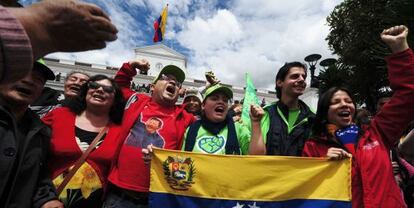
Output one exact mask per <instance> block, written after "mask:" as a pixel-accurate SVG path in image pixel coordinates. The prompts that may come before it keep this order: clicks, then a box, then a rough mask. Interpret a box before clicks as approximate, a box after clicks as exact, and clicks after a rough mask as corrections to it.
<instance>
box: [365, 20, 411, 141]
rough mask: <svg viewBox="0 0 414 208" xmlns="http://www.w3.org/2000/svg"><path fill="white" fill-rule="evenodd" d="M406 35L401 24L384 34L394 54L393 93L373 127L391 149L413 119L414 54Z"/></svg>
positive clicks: (390, 74) (390, 73) (389, 60)
mask: <svg viewBox="0 0 414 208" xmlns="http://www.w3.org/2000/svg"><path fill="white" fill-rule="evenodd" d="M407 35H408V29H407V28H406V27H405V26H402V25H400V26H395V27H391V28H389V29H386V30H384V31H383V32H382V33H381V39H382V40H383V41H384V42H385V43H386V44H387V45H388V46H389V47H390V48H391V50H392V52H393V54H392V55H391V56H389V57H387V58H386V61H387V67H388V79H389V82H390V87H391V89H392V90H393V91H394V94H393V96H392V98H391V100H390V101H389V102H388V103H387V104H385V105H384V107H383V108H382V110H381V111H380V112H379V113H378V114H377V115H376V116H375V117H374V119H373V121H372V123H371V125H372V126H373V127H374V128H376V129H377V130H378V132H379V133H380V134H381V137H382V139H383V142H384V143H385V144H387V145H388V147H391V146H393V145H394V144H395V143H396V142H397V141H398V139H399V137H400V136H401V134H402V132H403V130H404V129H405V128H406V127H407V125H408V123H409V122H411V121H412V120H414V108H413V106H414V54H413V51H412V50H411V49H409V47H408V43H407Z"/></svg>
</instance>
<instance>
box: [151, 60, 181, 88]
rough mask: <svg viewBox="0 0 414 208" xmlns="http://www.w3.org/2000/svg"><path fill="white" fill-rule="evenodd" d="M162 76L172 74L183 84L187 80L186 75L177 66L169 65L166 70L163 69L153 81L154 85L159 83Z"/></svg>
mask: <svg viewBox="0 0 414 208" xmlns="http://www.w3.org/2000/svg"><path fill="white" fill-rule="evenodd" d="M162 74H164V75H167V74H171V75H173V76H174V77H175V78H176V79H177V81H178V82H180V83H183V82H184V80H185V73H184V71H183V70H182V69H181V68H180V67H178V66H175V65H167V66H165V67H164V68H162V69H161V71H160V73H159V74H158V75H157V76H156V77H155V79H154V80H153V81H152V84H155V82H157V81H158V80H159V79H160V77H161V75H162Z"/></svg>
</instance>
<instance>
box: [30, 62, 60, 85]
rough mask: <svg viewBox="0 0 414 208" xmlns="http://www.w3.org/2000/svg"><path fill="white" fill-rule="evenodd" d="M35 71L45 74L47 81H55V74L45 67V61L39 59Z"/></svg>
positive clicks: (34, 67)
mask: <svg viewBox="0 0 414 208" xmlns="http://www.w3.org/2000/svg"><path fill="white" fill-rule="evenodd" d="M33 70H38V71H39V72H41V73H42V74H43V76H44V77H45V78H46V80H55V78H56V77H55V73H53V71H52V70H51V69H50V68H49V67H47V66H46V65H45V61H44V60H43V59H39V60H37V61H35V62H34V64H33Z"/></svg>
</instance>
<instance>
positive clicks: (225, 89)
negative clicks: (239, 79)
mask: <svg viewBox="0 0 414 208" xmlns="http://www.w3.org/2000/svg"><path fill="white" fill-rule="evenodd" d="M214 92H223V93H224V94H225V95H226V96H227V97H228V98H229V99H233V91H232V90H231V89H230V88H228V87H226V86H223V85H221V84H215V85H213V86H211V87H209V88H207V90H206V92H205V93H204V96H203V97H204V100H205V99H206V98H207V97H208V96H209V95H211V94H213V93H214Z"/></svg>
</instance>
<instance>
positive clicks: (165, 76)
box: [159, 74, 183, 88]
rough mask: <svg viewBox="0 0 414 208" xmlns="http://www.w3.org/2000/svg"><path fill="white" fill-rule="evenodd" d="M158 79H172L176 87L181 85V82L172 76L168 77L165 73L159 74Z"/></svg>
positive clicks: (168, 80)
mask: <svg viewBox="0 0 414 208" xmlns="http://www.w3.org/2000/svg"><path fill="white" fill-rule="evenodd" d="M159 80H165V81H167V82H170V81H174V82H175V85H176V86H177V87H178V88H181V86H182V85H183V84H182V83H181V82H179V81H177V80H176V79H175V78H173V77H169V76H167V75H165V74H161V76H160V78H159Z"/></svg>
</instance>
